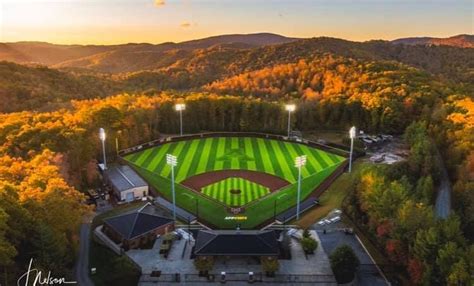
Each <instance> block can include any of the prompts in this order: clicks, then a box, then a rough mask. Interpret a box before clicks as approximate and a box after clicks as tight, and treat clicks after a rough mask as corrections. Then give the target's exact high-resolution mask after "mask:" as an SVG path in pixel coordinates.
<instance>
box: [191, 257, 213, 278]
mask: <svg viewBox="0 0 474 286" xmlns="http://www.w3.org/2000/svg"><path fill="white" fill-rule="evenodd" d="M194 267H196V269H197V270H198V271H199V273H205V274H207V272H209V271H211V270H212V268H213V267H214V258H213V257H212V256H198V257H196V258H195V259H194Z"/></svg>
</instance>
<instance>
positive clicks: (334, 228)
mask: <svg viewBox="0 0 474 286" xmlns="http://www.w3.org/2000/svg"><path fill="white" fill-rule="evenodd" d="M313 226H314V229H316V231H317V232H318V236H319V239H320V241H321V244H322V246H323V248H324V251H326V253H327V255H328V256H329V255H330V254H331V253H332V252H333V251H334V249H336V248H337V247H338V246H341V245H344V244H347V245H349V246H350V247H351V248H352V249H353V250H354V252H355V254H356V255H357V257H358V258H359V261H360V264H361V265H360V267H359V270H358V273H357V274H358V279H359V281H358V282H359V285H381V286H382V285H388V283H387V282H386V280H385V279H384V277H383V276H382V275H381V274H380V273H379V270H378V268H377V267H376V265H375V263H374V261H373V260H372V259H371V257H370V256H369V254H368V253H367V252H366V251H365V249H364V247H363V246H362V244H361V243H360V241H359V240H358V239H357V237H356V235H354V234H349V233H345V232H344V230H345V229H347V228H346V227H345V225H343V224H342V223H341V222H340V221H338V222H334V223H330V224H325V225H324V226H321V225H318V224H314V225H313Z"/></svg>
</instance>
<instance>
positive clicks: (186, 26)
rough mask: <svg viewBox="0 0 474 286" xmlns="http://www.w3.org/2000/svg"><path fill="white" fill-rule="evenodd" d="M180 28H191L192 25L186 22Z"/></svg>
mask: <svg viewBox="0 0 474 286" xmlns="http://www.w3.org/2000/svg"><path fill="white" fill-rule="evenodd" d="M179 26H180V27H181V28H189V27H191V23H189V22H188V21H184V22H182V23H181V24H180V25H179Z"/></svg>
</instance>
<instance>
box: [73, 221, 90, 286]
mask: <svg viewBox="0 0 474 286" xmlns="http://www.w3.org/2000/svg"><path fill="white" fill-rule="evenodd" d="M90 226H91V224H90V222H86V223H83V224H82V225H81V234H80V250H79V256H78V258H77V262H76V280H77V283H78V284H79V285H80V286H94V283H93V282H92V280H91V279H90V277H89V245H90V239H89V237H90Z"/></svg>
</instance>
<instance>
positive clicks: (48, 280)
mask: <svg viewBox="0 0 474 286" xmlns="http://www.w3.org/2000/svg"><path fill="white" fill-rule="evenodd" d="M32 267H33V258H31V259H30V264H29V265H28V271H27V272H25V273H24V274H23V275H21V276H20V278H18V281H17V286H20V285H25V286H28V285H32V286H35V285H61V284H77V282H76V281H66V278H64V277H60V278H58V277H52V276H51V271H48V273H47V275H46V276H45V274H43V273H42V272H41V271H39V270H38V269H36V268H32ZM22 282H24V283H23V284H22ZM30 283H32V284H30Z"/></svg>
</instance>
